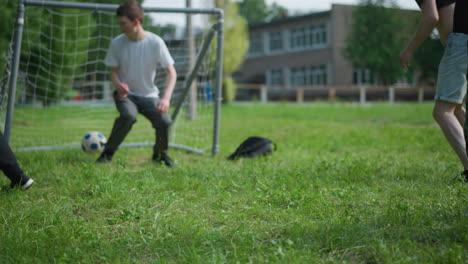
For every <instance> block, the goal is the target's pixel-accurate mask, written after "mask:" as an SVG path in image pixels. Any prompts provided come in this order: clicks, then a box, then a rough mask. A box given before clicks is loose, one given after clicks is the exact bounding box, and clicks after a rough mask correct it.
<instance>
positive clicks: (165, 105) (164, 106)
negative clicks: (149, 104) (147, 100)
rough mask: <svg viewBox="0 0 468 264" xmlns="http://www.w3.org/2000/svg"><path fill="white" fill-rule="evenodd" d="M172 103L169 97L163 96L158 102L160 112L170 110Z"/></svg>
mask: <svg viewBox="0 0 468 264" xmlns="http://www.w3.org/2000/svg"><path fill="white" fill-rule="evenodd" d="M170 105H171V102H170V100H169V99H165V98H161V100H159V103H158V107H157V108H158V112H159V113H166V112H167V111H169V106H170Z"/></svg>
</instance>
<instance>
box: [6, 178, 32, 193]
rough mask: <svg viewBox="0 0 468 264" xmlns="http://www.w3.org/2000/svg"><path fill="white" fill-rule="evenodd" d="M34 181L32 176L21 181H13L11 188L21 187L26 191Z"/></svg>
mask: <svg viewBox="0 0 468 264" xmlns="http://www.w3.org/2000/svg"><path fill="white" fill-rule="evenodd" d="M33 183H34V180H33V179H31V178H28V179H25V180H23V181H20V182H12V183H11V184H10V188H11V189H15V188H21V190H23V191H26V190H27V189H28V188H29V187H31V185H33Z"/></svg>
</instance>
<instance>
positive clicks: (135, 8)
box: [117, 0, 145, 23]
mask: <svg viewBox="0 0 468 264" xmlns="http://www.w3.org/2000/svg"><path fill="white" fill-rule="evenodd" d="M144 15H145V14H144V12H143V8H141V5H140V3H138V2H137V1H136V0H128V1H126V2H125V3H123V4H121V5H120V6H119V8H117V16H119V17H121V16H125V17H127V18H128V19H130V20H131V21H133V20H135V19H138V20H140V22H141V23H143V17H144Z"/></svg>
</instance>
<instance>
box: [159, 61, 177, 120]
mask: <svg viewBox="0 0 468 264" xmlns="http://www.w3.org/2000/svg"><path fill="white" fill-rule="evenodd" d="M164 69H165V70H166V73H167V77H166V90H165V92H164V95H163V96H162V97H161V100H159V104H158V112H160V113H165V112H167V111H168V110H169V106H170V104H171V97H172V92H174V87H175V83H176V80H177V72H176V70H175V68H174V65H171V66H169V67H166V68H164Z"/></svg>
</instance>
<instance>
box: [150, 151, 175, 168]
mask: <svg viewBox="0 0 468 264" xmlns="http://www.w3.org/2000/svg"><path fill="white" fill-rule="evenodd" d="M153 162H156V163H164V165H166V166H167V167H169V168H173V167H175V166H176V165H175V163H174V162H173V161H172V159H171V158H170V157H169V156H168V155H166V154H162V155H161V156H159V155H156V154H153Z"/></svg>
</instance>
